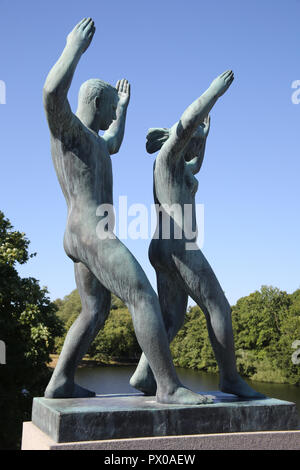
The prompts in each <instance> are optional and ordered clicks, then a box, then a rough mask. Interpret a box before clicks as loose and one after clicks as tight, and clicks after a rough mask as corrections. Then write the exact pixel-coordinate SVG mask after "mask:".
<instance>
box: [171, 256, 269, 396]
mask: <svg viewBox="0 0 300 470" xmlns="http://www.w3.org/2000/svg"><path fill="white" fill-rule="evenodd" d="M173 259H174V262H175V265H176V267H177V270H178V273H179V274H180V276H181V279H182V285H184V286H185V288H186V289H187V292H188V293H189V295H190V296H191V297H192V299H193V300H194V301H195V302H196V303H197V304H198V305H199V307H200V308H201V309H202V311H203V312H204V314H205V317H206V322H207V328H208V333H209V337H210V341H211V345H212V348H213V351H214V354H215V357H216V361H217V363H218V366H219V371H220V389H221V391H223V392H227V393H233V394H236V395H239V396H243V397H248V398H264V395H262V394H259V393H258V392H255V391H254V390H253V389H252V388H251V387H250V386H249V385H248V384H247V383H246V382H245V381H244V380H243V379H242V378H241V377H240V376H239V374H238V372H237V368H236V357H235V349H234V337H233V330H232V321H231V307H230V305H229V303H228V301H227V299H226V297H225V294H224V292H223V290H222V288H221V286H220V284H219V282H218V280H217V278H216V276H215V274H214V272H213V270H212V268H211V266H210V265H209V263H208V261H207V260H206V258H205V256H204V255H203V253H202V252H201V251H200V250H183V251H182V253H181V254H179V255H177V256H174V257H173Z"/></svg>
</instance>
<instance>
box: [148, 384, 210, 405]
mask: <svg viewBox="0 0 300 470" xmlns="http://www.w3.org/2000/svg"><path fill="white" fill-rule="evenodd" d="M213 398H214V397H213V396H211V395H200V394H199V393H195V392H192V391H191V390H189V389H187V388H185V387H183V386H179V387H178V388H176V389H175V391H174V392H173V393H166V392H163V393H157V395H156V400H157V401H158V403H167V404H170V405H205V404H207V403H213Z"/></svg>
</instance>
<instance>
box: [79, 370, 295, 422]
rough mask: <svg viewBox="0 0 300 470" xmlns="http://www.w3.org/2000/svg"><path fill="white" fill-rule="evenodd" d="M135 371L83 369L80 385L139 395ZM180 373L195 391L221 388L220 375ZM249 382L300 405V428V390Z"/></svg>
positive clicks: (80, 372)
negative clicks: (133, 381) (134, 385)
mask: <svg viewBox="0 0 300 470" xmlns="http://www.w3.org/2000/svg"><path fill="white" fill-rule="evenodd" d="M134 370H135V366H134V365H133V366H93V367H82V368H79V369H78V370H77V372H76V381H77V383H78V384H79V385H81V386H83V387H87V388H89V389H90V390H93V391H95V392H96V393H97V394H115V393H136V389H134V388H132V387H131V386H130V385H129V379H130V377H131V375H132V374H133V372H134ZM176 371H177V374H178V377H179V378H180V380H181V382H182V383H183V384H184V385H185V386H187V387H188V388H190V389H191V390H193V391H195V392H212V391H216V390H218V389H219V387H218V382H219V380H218V375H217V374H209V373H206V372H200V371H197V370H192V369H182V368H179V367H176ZM247 382H248V383H249V384H250V385H251V386H252V388H254V389H255V390H257V391H258V392H261V393H264V394H265V395H267V396H268V397H270V398H278V399H279V400H285V401H291V402H294V403H296V406H297V409H298V413H299V426H300V387H295V386H293V385H284V384H270V383H264V382H250V381H249V380H247Z"/></svg>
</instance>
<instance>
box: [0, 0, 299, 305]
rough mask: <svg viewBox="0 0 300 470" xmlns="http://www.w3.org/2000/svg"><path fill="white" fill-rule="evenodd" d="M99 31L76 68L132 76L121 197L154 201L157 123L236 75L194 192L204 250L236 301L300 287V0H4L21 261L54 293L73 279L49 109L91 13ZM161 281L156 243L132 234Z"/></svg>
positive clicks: (6, 207)
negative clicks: (222, 77) (49, 80)
mask: <svg viewBox="0 0 300 470" xmlns="http://www.w3.org/2000/svg"><path fill="white" fill-rule="evenodd" d="M86 16H91V17H92V18H93V19H94V21H95V24H96V28H97V29H96V34H95V36H94V40H93V43H92V45H91V46H90V48H89V50H88V51H87V52H86V53H85V54H84V56H83V57H82V60H81V62H80V64H79V66H78V69H77V72H76V75H75V77H74V81H73V84H72V88H71V91H70V103H71V105H72V108H73V110H74V111H75V109H76V102H77V93H78V89H79V86H80V84H81V83H82V82H83V81H84V80H86V79H88V78H95V77H99V78H102V79H103V80H105V81H107V82H110V83H112V84H115V83H116V81H117V80H118V79H119V78H123V77H125V78H127V79H128V80H129V81H130V83H131V85H132V97H131V103H130V107H129V109H128V118H127V126H126V134H125V138H124V141H123V145H122V147H121V150H120V152H119V154H118V155H116V156H113V171H114V199H115V201H118V197H119V196H120V195H127V196H128V203H129V204H131V203H136V202H139V203H143V204H146V205H147V206H149V207H150V204H151V203H152V163H153V158H154V157H153V156H149V155H148V154H147V153H146V151H145V135H146V132H147V129H148V128H149V127H156V126H157V127H168V126H171V125H172V124H173V123H174V122H175V121H177V119H178V118H179V117H180V115H181V113H182V112H183V111H184V109H185V108H186V106H188V105H189V104H190V103H191V102H192V101H193V100H194V99H196V98H197V97H198V96H199V95H201V94H202V93H203V92H204V91H205V90H206V88H207V87H208V86H209V84H210V82H211V81H212V80H213V79H214V78H215V77H216V76H217V75H219V74H220V73H221V72H223V71H224V70H226V69H228V68H231V69H233V70H234V73H235V81H234V83H233V85H232V87H231V88H230V90H229V91H228V92H227V93H226V95H224V96H223V97H222V98H221V99H220V100H219V102H218V103H217V104H216V106H215V108H214V109H213V111H212V113H211V131H210V135H209V138H208V142H207V150H206V156H205V160H204V164H203V167H202V169H201V172H200V173H199V175H198V179H199V190H198V193H197V202H198V203H199V204H204V207H205V239H204V246H203V252H204V254H205V256H206V257H207V259H208V260H209V262H210V264H211V265H212V267H213V269H214V271H215V273H216V275H217V277H218V279H219V281H220V283H221V285H222V287H223V289H224V291H225V293H226V295H227V297H228V300H229V301H230V303H231V304H233V303H235V302H236V300H237V299H238V298H240V297H242V296H244V295H248V294H249V293H250V292H253V291H254V290H256V289H259V288H260V287H261V285H263V284H267V285H273V286H276V287H279V288H280V289H283V290H286V291H288V292H293V291H294V290H296V289H297V288H299V287H300V249H299V244H300V217H299V213H300V210H299V209H300V185H299V176H300V160H299V157H300V155H299V131H300V127H299V123H300V104H299V105H295V104H293V103H292V100H291V96H292V93H293V91H294V90H293V89H292V88H291V85H292V82H293V81H295V80H300V49H299V41H300V30H299V18H300V2H299V1H298V0H287V1H285V2H282V1H279V0H252V1H248V2H244V1H240V0H228V1H226V2H224V1H223V0H210V1H205V2H204V1H202V0H186V1H185V2H182V1H179V0H163V1H162V0H151V2H148V1H147V2H146V1H143V0H139V1H138V0H130V1H127V2H124V1H120V0H114V1H113V2H100V1H96V0H94V1H91V0H85V1H78V0H73V1H57V0H52V1H51V2H38V1H37V0H35V1H31V0H28V1H26V2H23V1H13V0H1V1H0V44H1V61H0V80H3V81H5V83H6V87H7V95H6V104H5V105H4V104H1V105H0V123H1V125H0V135H1V139H0V156H1V183H0V209H1V210H2V211H3V212H4V213H5V215H6V216H7V217H8V218H9V219H10V220H11V222H12V223H13V225H14V226H15V228H16V229H18V230H20V231H24V232H25V233H26V235H27V237H28V238H29V239H30V240H31V245H30V248H31V251H32V252H37V253H38V255H37V257H36V258H34V259H32V260H31V261H30V262H29V263H28V264H27V265H26V266H24V267H22V268H21V269H20V273H21V274H22V275H23V276H29V275H30V276H33V277H35V278H37V279H39V280H40V284H41V285H45V286H47V287H48V290H49V292H50V297H51V298H52V299H55V298H57V297H63V296H65V295H66V294H68V293H70V291H71V290H72V289H74V288H75V282H74V276H73V266H72V262H71V261H70V260H69V259H68V258H67V257H66V255H65V253H64V251H63V247H62V238H63V233H64V227H65V221H66V205H65V201H64V198H63V195H62V193H61V190H60V187H59V185H58V182H57V180H56V175H55V172H54V169H53V166H52V161H51V155H50V146H49V133H48V128H47V124H46V120H45V117H44V112H43V107H42V88H43V83H44V80H45V78H46V75H47V73H48V71H49V70H50V68H51V67H52V65H53V64H54V62H55V61H56V60H57V59H58V57H59V55H60V53H61V51H62V50H63V48H64V45H65V38H66V36H67V34H68V33H69V31H70V30H71V29H72V28H73V27H74V25H75V24H76V23H77V22H78V21H79V20H80V19H81V18H83V17H86ZM125 244H126V245H127V246H128V247H129V249H130V250H131V251H132V252H133V254H134V255H135V256H136V258H137V259H138V260H139V261H140V263H141V264H142V266H143V268H144V270H145V272H146V273H147V275H148V277H149V280H150V282H151V283H152V285H153V286H154V287H155V276H154V272H153V269H152V267H151V265H150V263H149V261H148V256H147V250H148V245H149V241H148V240H137V241H133V240H126V241H125Z"/></svg>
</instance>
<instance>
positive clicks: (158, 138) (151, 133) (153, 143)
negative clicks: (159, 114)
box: [146, 127, 170, 153]
mask: <svg viewBox="0 0 300 470" xmlns="http://www.w3.org/2000/svg"><path fill="white" fill-rule="evenodd" d="M169 135H170V129H168V128H166V127H162V128H151V129H149V130H148V134H147V136H146V139H147V142H146V150H147V152H148V153H155V152H157V151H158V150H160V149H161V148H162V146H163V144H164V143H165V142H166V141H167V140H168V138H169Z"/></svg>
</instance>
